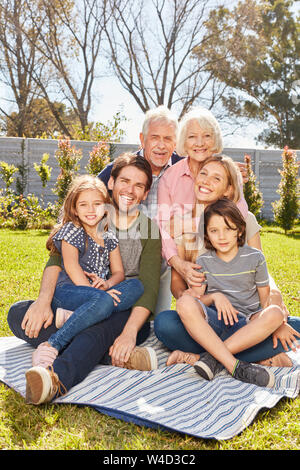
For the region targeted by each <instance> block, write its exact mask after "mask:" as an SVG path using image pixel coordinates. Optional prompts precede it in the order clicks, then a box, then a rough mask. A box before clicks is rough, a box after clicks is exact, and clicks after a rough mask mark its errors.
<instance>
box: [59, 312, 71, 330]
mask: <svg viewBox="0 0 300 470" xmlns="http://www.w3.org/2000/svg"><path fill="white" fill-rule="evenodd" d="M72 313H73V311H72V310H66V309H65V308H58V309H57V310H56V314H55V326H56V328H57V329H59V328H61V327H62V326H63V325H64V324H65V323H66V321H67V320H68V318H70V316H71V315H72Z"/></svg>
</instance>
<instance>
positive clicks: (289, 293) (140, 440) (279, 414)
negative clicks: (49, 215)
mask: <svg viewBox="0 0 300 470" xmlns="http://www.w3.org/2000/svg"><path fill="white" fill-rule="evenodd" d="M47 235H48V233H47V232H46V231H25V232H22V231H8V230H0V335H1V336H9V335H11V332H10V330H9V328H8V326H7V323H6V315H7V311H8V309H9V306H10V305H11V304H12V303H14V302H16V301H17V300H21V299H30V298H31V299H32V298H36V297H37V295H38V290H39V283H40V278H41V273H42V269H43V267H44V265H45V262H46V260H47V256H48V255H47V252H46V250H45V242H46V238H47ZM262 243H263V250H264V253H265V255H266V257H267V262H268V266H269V270H270V272H271V274H272V276H273V277H274V279H275V281H276V283H277V284H278V286H279V287H280V289H281V290H282V293H283V296H284V300H285V303H286V305H287V306H288V308H289V311H290V314H291V315H297V314H298V315H299V302H297V301H296V300H293V297H295V298H296V297H299V266H300V262H299V261H300V256H299V254H300V250H299V233H294V234H293V235H289V236H286V235H284V234H283V232H282V231H281V230H280V229H278V228H276V227H273V226H266V227H264V228H263V231H262ZM299 423H300V398H299V397H298V398H297V399H295V400H289V399H284V400H281V402H280V403H278V405H277V406H276V407H275V408H273V409H271V410H268V411H265V412H261V413H260V414H259V415H258V417H257V418H256V419H255V420H254V422H253V423H252V425H251V426H249V427H248V428H247V429H246V430H245V431H244V432H243V433H242V434H240V435H239V436H236V437H235V438H233V439H231V440H228V441H220V442H218V441H213V440H211V441H210V440H203V439H196V438H193V437H190V436H184V435H181V434H177V433H170V432H165V431H156V430H151V429H148V428H144V427H139V426H136V425H134V424H128V423H125V422H123V421H120V420H117V419H114V418H111V417H108V416H105V415H102V414H100V413H98V412H96V411H95V410H93V409H92V408H89V407H78V406H73V405H51V404H47V405H43V406H40V407H34V406H30V405H26V404H25V402H24V399H23V398H22V397H21V396H20V395H19V394H17V393H16V392H14V391H13V390H11V389H9V388H8V387H6V386H5V385H4V384H1V383H0V449H19V450H21V449H22V450H24V449H31V450H37V449H49V450H50V449H51V450H54V449H55V450H59V449H61V450H63V449H69V450H71V449H82V450H84V449H89V450H97V449H99V450H104V449H107V450H115V449H121V450H219V449H226V450H235V449H239V450H241V449H243V450H249V449H253V450H254V449H257V450H258V449H273V450H275V449H276V450H279V449H280V450H288V449H290V450H291V449H294V450H295V449H300V424H299Z"/></svg>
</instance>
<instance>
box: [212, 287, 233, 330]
mask: <svg viewBox="0 0 300 470" xmlns="http://www.w3.org/2000/svg"><path fill="white" fill-rule="evenodd" d="M211 296H212V299H213V301H214V304H215V307H216V309H217V312H218V319H219V320H221V318H222V316H223V319H224V323H225V325H228V324H230V325H234V322H236V323H237V322H238V321H239V320H238V311H237V310H236V309H235V308H234V307H233V305H232V304H231V302H230V301H229V300H228V299H227V297H226V296H225V295H224V294H221V292H216V293H214V294H211Z"/></svg>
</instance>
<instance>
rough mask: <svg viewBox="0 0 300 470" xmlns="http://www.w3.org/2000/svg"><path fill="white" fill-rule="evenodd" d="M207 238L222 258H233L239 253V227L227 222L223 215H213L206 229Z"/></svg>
mask: <svg viewBox="0 0 300 470" xmlns="http://www.w3.org/2000/svg"><path fill="white" fill-rule="evenodd" d="M206 233H207V237H208V238H209V240H210V243H211V244H212V246H213V247H214V249H215V250H216V252H217V255H219V256H220V257H221V258H222V257H223V256H230V257H233V256H235V254H236V253H237V251H238V242H237V239H238V236H239V232H238V229H237V227H236V226H235V225H234V223H233V222H232V221H227V223H226V221H225V219H224V217H222V216H221V215H217V214H215V215H212V216H211V218H210V219H209V222H208V224H207V228H206Z"/></svg>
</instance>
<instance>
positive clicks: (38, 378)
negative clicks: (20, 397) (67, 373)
mask: <svg viewBox="0 0 300 470" xmlns="http://www.w3.org/2000/svg"><path fill="white" fill-rule="evenodd" d="M25 375H26V402H27V403H31V404H33V405H40V404H41V403H47V402H49V401H51V400H53V398H54V397H55V395H64V394H65V393H67V390H66V388H65V387H64V385H63V384H62V383H61V382H60V381H59V378H58V375H57V374H56V373H55V372H54V370H53V368H51V369H50V368H49V369H45V368H44V367H39V366H36V367H32V368H31V369H29V370H28V371H27V372H26V373H25ZM61 387H63V389H64V392H63V393H62V391H61Z"/></svg>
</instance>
